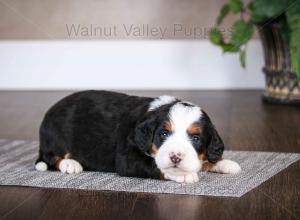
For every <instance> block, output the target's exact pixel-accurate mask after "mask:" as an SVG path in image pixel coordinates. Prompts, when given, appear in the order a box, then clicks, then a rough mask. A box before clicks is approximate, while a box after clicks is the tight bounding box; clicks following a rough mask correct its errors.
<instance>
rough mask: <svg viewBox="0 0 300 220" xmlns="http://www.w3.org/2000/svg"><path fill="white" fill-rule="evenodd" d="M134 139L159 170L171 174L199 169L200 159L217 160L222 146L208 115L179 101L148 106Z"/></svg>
mask: <svg viewBox="0 0 300 220" xmlns="http://www.w3.org/2000/svg"><path fill="white" fill-rule="evenodd" d="M135 142H136V144H137V145H138V146H139V148H140V149H141V150H142V151H143V152H144V153H145V154H147V155H150V156H152V157H153V158H154V159H155V162H156V165H157V167H158V168H159V169H160V170H161V171H163V172H168V173H173V174H175V175H182V174H183V175H184V174H186V173H190V172H197V171H199V170H200V169H201V167H202V162H203V160H208V161H210V162H217V161H218V160H219V159H221V156H222V153H223V150H224V144H223V141H222V140H221V138H220V137H219V135H218V133H217V131H216V129H215V127H214V126H213V124H212V123H211V121H210V118H209V117H208V115H207V114H206V113H205V112H204V111H203V110H201V109H200V108H199V107H198V106H195V105H193V104H191V103H188V102H179V101H174V102H173V103H168V104H165V105H161V106H159V107H157V108H155V109H153V108H152V109H151V111H149V112H148V113H147V116H146V117H145V119H143V121H142V122H140V123H139V124H138V125H137V127H136V128H135Z"/></svg>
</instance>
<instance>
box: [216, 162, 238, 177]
mask: <svg viewBox="0 0 300 220" xmlns="http://www.w3.org/2000/svg"><path fill="white" fill-rule="evenodd" d="M215 169H216V171H217V172H218V173H224V174H237V173H239V172H241V171H242V169H241V167H240V165H239V164H238V163H237V162H234V161H232V160H221V161H219V162H217V164H216V167H215Z"/></svg>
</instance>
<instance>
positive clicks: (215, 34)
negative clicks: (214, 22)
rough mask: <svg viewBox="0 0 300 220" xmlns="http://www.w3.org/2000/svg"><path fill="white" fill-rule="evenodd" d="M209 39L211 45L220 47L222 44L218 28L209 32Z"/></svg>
mask: <svg viewBox="0 0 300 220" xmlns="http://www.w3.org/2000/svg"><path fill="white" fill-rule="evenodd" d="M209 39H210V41H211V42H212V43H213V44H216V45H222V44H223V43H224V40H223V35H222V33H221V31H220V30H219V29H218V28H213V29H211V31H210V32H209Z"/></svg>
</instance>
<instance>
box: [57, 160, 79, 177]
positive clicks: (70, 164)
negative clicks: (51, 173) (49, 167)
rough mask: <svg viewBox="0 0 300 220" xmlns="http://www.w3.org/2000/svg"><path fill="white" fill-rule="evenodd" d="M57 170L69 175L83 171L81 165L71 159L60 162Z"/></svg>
mask: <svg viewBox="0 0 300 220" xmlns="http://www.w3.org/2000/svg"><path fill="white" fill-rule="evenodd" d="M58 168H59V170H60V171H61V172H62V173H69V174H72V173H80V172H82V170H83V168H82V166H81V164H80V163H79V162H77V161H76V160H73V159H63V160H61V161H60V163H59V166H58Z"/></svg>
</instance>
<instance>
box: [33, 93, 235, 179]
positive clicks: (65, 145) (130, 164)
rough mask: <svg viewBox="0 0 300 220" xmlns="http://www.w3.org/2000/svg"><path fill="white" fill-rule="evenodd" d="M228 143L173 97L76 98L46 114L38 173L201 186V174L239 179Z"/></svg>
mask: <svg viewBox="0 0 300 220" xmlns="http://www.w3.org/2000/svg"><path fill="white" fill-rule="evenodd" d="M223 151H224V144H223V141H222V140H221V138H220V136H219V135H218V133H217V131H216V129H215V127H214V125H213V124H212V122H211V120H210V118H209V117H208V115H207V114H206V113H205V112H204V111H203V110H202V109H201V108H200V107H198V106H196V105H194V104H192V103H190V102H185V101H181V100H178V99H176V98H174V97H170V96H160V97H158V98H146V97H137V96H128V95H125V94H121V93H115V92H107V91H83V92H78V93H74V94H72V95H70V96H68V97H66V98H64V99H62V100H61V101H59V102H58V103H56V104H55V105H54V106H53V107H51V108H50V110H49V111H48V112H47V113H46V115H45V117H44V120H43V122H42V124H41V127H40V150H39V158H38V160H37V161H36V166H35V167H36V169H37V170H39V171H45V170H47V169H50V170H55V169H58V170H60V171H61V172H63V173H69V174H72V173H79V172H81V171H83V170H90V171H104V172H117V173H118V174H119V175H121V176H133V177H143V178H157V179H170V180H174V181H176V182H188V183H192V182H197V181H198V180H199V178H198V175H197V173H198V172H199V171H200V170H205V171H213V172H219V173H229V174H235V173H238V172H240V171H241V168H240V166H239V165H238V164H237V163H236V162H233V161H231V160H225V159H223V158H222V154H223Z"/></svg>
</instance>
